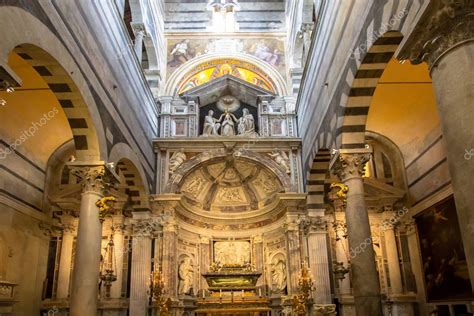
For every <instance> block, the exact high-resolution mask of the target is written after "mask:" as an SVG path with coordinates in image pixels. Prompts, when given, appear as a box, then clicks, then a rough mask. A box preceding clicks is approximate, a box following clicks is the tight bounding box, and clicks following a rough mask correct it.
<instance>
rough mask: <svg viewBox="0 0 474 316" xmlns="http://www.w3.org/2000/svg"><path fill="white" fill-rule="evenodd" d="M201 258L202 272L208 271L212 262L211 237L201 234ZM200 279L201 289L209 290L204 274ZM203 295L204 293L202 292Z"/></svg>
mask: <svg viewBox="0 0 474 316" xmlns="http://www.w3.org/2000/svg"><path fill="white" fill-rule="evenodd" d="M199 242H200V244H199V258H200V262H201V265H200V270H201V273H206V272H208V270H209V266H210V264H211V254H210V247H211V245H210V238H209V237H207V236H200V239H199ZM199 280H200V287H199V288H200V289H201V290H207V288H208V284H207V282H206V279H204V278H203V277H202V276H200V277H199ZM201 295H202V294H201Z"/></svg>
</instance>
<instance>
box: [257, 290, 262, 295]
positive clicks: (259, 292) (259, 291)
mask: <svg viewBox="0 0 474 316" xmlns="http://www.w3.org/2000/svg"><path fill="white" fill-rule="evenodd" d="M258 296H260V297H262V289H258Z"/></svg>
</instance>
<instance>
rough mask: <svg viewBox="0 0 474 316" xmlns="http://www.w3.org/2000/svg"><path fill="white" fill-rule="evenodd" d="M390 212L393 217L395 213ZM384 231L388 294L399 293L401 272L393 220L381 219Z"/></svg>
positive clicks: (400, 292) (401, 289)
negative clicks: (388, 281)
mask: <svg viewBox="0 0 474 316" xmlns="http://www.w3.org/2000/svg"><path fill="white" fill-rule="evenodd" d="M390 214H392V216H393V218H394V217H395V215H394V214H393V213H390ZM382 229H383V231H384V240H385V252H386V255H387V263H388V276H389V278H390V294H391V295H400V294H402V293H403V285H402V273H401V270H400V260H399V256H398V248H397V239H396V237H395V227H394V223H393V221H391V220H390V219H389V220H384V221H382Z"/></svg>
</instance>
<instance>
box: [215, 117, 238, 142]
mask: <svg viewBox="0 0 474 316" xmlns="http://www.w3.org/2000/svg"><path fill="white" fill-rule="evenodd" d="M222 118H224V121H223V122H222V128H221V135H222V136H235V127H234V121H235V122H237V121H238V120H237V118H236V117H235V115H234V114H232V113H230V112H229V111H225V112H224V114H222V115H221V117H220V118H219V121H221V120H222Z"/></svg>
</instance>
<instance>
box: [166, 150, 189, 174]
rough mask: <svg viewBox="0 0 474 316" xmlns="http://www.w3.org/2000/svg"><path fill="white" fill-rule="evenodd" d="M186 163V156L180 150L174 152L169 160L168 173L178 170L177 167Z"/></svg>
mask: <svg viewBox="0 0 474 316" xmlns="http://www.w3.org/2000/svg"><path fill="white" fill-rule="evenodd" d="M185 161H186V154H185V153H184V152H183V150H182V149H181V150H180V151H176V152H174V153H173V155H172V156H171V158H170V173H173V172H175V171H176V169H178V167H179V166H181V165H182V164H183V162H185Z"/></svg>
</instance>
